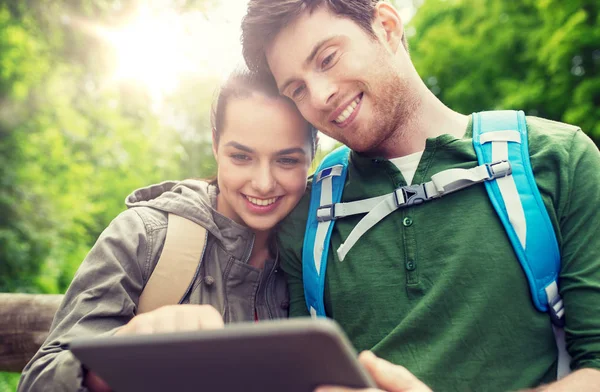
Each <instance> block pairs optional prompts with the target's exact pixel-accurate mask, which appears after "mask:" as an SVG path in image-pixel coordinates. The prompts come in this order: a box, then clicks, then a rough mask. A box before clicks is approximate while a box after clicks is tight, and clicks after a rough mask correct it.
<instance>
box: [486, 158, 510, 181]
mask: <svg viewBox="0 0 600 392" xmlns="http://www.w3.org/2000/svg"><path fill="white" fill-rule="evenodd" d="M485 167H486V168H487V171H488V174H489V178H488V180H493V179H496V178H502V177H506V176H508V175H510V174H512V167H511V166H510V162H509V161H506V160H503V161H497V162H492V163H486V164H485Z"/></svg>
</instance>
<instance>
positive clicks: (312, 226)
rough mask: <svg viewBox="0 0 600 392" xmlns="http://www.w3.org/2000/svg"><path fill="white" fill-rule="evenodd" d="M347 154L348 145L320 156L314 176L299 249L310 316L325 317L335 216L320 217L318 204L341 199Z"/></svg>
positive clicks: (321, 205)
mask: <svg viewBox="0 0 600 392" xmlns="http://www.w3.org/2000/svg"><path fill="white" fill-rule="evenodd" d="M349 154H350V149H349V148H348V147H346V146H341V147H338V148H337V149H336V150H334V151H332V152H331V153H329V154H328V155H327V156H326V157H325V158H324V159H323V161H322V162H321V164H320V165H319V167H318V168H317V170H316V171H315V174H314V176H313V182H312V189H311V195H310V206H309V212H308V220H307V221H306V231H305V233H304V246H303V252H302V275H303V276H302V277H303V281H304V296H305V299H306V305H307V307H308V310H309V312H310V314H311V315H312V316H313V317H316V316H321V317H325V306H324V303H323V292H324V290H325V271H326V270H327V255H328V253H329V240H330V238H331V232H332V230H333V225H334V222H335V221H334V220H327V221H325V220H322V219H319V217H318V216H317V212H318V210H319V207H327V206H329V207H330V208H331V209H333V205H334V204H335V203H337V202H339V201H340V200H341V199H342V192H343V190H344V183H345V181H346V174H347V171H348V158H349ZM321 210H322V209H321ZM325 210H326V208H325Z"/></svg>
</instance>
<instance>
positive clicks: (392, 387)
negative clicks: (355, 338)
mask: <svg viewBox="0 0 600 392" xmlns="http://www.w3.org/2000/svg"><path fill="white" fill-rule="evenodd" d="M358 359H359V361H360V362H361V363H362V364H363V366H364V367H365V368H366V369H367V371H368V372H369V373H370V374H371V376H372V377H373V380H374V381H375V383H376V384H377V386H378V387H379V388H381V389H383V390H385V391H388V392H404V391H414V392H430V391H431V390H430V389H429V387H427V386H426V385H425V384H423V383H422V382H421V381H420V380H419V379H418V378H417V377H415V376H414V375H413V374H412V373H411V372H409V371H408V370H407V369H406V368H405V367H403V366H400V365H394V364H392V363H390V362H388V361H386V360H384V359H381V358H378V357H377V356H375V354H373V353H372V352H370V351H364V352H362V353H361V354H360V355H359V357H358Z"/></svg>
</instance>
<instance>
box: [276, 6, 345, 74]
mask: <svg viewBox="0 0 600 392" xmlns="http://www.w3.org/2000/svg"><path fill="white" fill-rule="evenodd" d="M342 19H346V18H340V17H338V16H337V15H335V14H333V13H332V12H331V11H329V9H328V8H327V7H325V6H321V7H319V8H317V9H315V10H313V12H309V11H308V10H305V11H303V12H302V14H301V15H299V16H298V17H297V18H296V19H295V20H293V21H292V22H291V23H289V24H288V25H287V26H286V27H284V28H283V29H282V30H281V31H279V33H278V34H277V36H276V37H275V38H274V39H273V40H272V41H271V43H270V44H269V45H268V46H267V48H266V53H265V54H266V58H267V62H268V64H269V67H270V68H271V72H272V73H273V75H274V76H275V78H276V79H277V82H278V83H279V82H280V80H279V77H280V76H281V74H289V72H291V71H294V70H297V69H299V68H301V67H302V66H303V64H304V61H305V59H306V58H307V56H309V55H310V53H311V51H312V50H313V49H314V47H315V45H317V44H318V43H319V42H322V40H323V39H326V38H327V37H331V36H333V35H335V34H336V28H335V26H334V23H335V21H338V23H339V22H342ZM348 21H349V22H350V23H352V22H351V21H350V20H348Z"/></svg>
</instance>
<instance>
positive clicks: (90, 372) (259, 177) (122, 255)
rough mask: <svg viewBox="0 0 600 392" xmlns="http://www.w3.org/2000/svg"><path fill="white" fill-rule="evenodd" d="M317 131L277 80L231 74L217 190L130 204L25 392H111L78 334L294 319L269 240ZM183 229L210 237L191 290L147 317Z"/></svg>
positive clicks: (300, 185) (100, 243)
mask: <svg viewBox="0 0 600 392" xmlns="http://www.w3.org/2000/svg"><path fill="white" fill-rule="evenodd" d="M315 133H316V131H315V130H314V128H313V127H312V126H310V125H309V124H308V123H307V122H306V121H305V120H304V119H303V118H302V117H301V116H300V113H299V112H298V110H297V109H296V108H295V106H294V105H293V104H292V103H290V102H289V101H288V100H287V99H286V98H283V97H281V96H279V95H278V94H277V89H276V88H274V87H273V85H272V81H268V80H261V79H258V78H256V77H255V76H254V75H251V74H249V73H247V72H241V73H236V74H234V75H233V76H232V77H231V78H230V79H229V80H228V81H227V83H226V84H225V85H224V87H223V88H222V89H221V91H220V93H219V96H218V99H217V104H216V106H215V107H214V116H213V143H214V147H213V150H214V154H215V158H216V160H217V167H218V179H217V181H211V182H207V181H201V180H184V181H181V182H171V181H166V182H162V183H160V184H156V185H151V186H149V187H145V188H141V189H138V190H136V191H134V192H133V193H131V195H130V196H128V197H127V199H126V204H127V206H128V207H129V209H128V210H127V211H125V212H123V213H121V214H120V215H119V216H118V217H116V218H115V219H114V220H113V221H112V223H111V224H110V225H109V226H108V227H107V228H106V229H105V230H104V232H103V233H102V234H101V235H100V237H99V238H98V240H97V241H96V244H95V245H94V247H93V248H92V250H91V251H90V253H89V254H88V255H87V256H86V258H85V260H84V261H83V263H82V264H81V266H80V267H79V270H78V272H77V274H76V275H75V278H74V280H73V282H71V285H70V287H69V289H68V290H67V293H66V294H65V297H64V300H63V302H62V303H61V306H60V307H59V309H58V311H57V313H56V317H55V321H56V322H55V323H54V324H53V326H52V329H51V330H50V334H49V336H48V338H47V339H46V341H45V342H44V344H43V346H42V347H41V348H40V350H39V351H38V352H37V353H36V354H35V356H34V357H33V359H32V360H31V361H30V362H29V364H28V365H27V366H26V367H25V369H24V370H23V375H22V378H21V383H20V385H19V389H18V390H19V391H32V392H34V391H42V390H46V389H47V388H50V389H53V390H54V389H56V388H54V387H56V386H58V385H60V386H61V387H64V390H73V391H74V390H81V389H82V387H83V386H86V387H87V388H88V390H91V391H105V390H107V386H106V384H105V383H104V381H102V380H101V379H100V378H99V377H98V376H97V375H95V373H94V369H85V368H83V367H82V364H81V363H80V362H79V361H78V360H77V359H76V358H75V357H73V355H72V354H71V353H70V352H69V351H68V350H66V347H67V345H68V343H69V342H70V341H71V340H72V339H73V338H75V337H82V336H97V335H101V334H115V335H135V334H144V333H166V332H176V331H190V330H198V329H210V328H218V327H222V326H223V323H234V322H241V321H258V320H267V319H274V318H282V317H287V314H288V308H289V301H288V292H287V286H286V282H285V277H284V276H283V274H282V272H281V270H280V268H279V256H278V252H277V251H276V249H275V246H276V245H275V243H274V236H273V233H274V230H275V227H276V225H277V224H278V223H279V222H280V221H281V220H282V219H283V218H284V217H285V216H286V215H287V214H288V213H289V212H290V211H291V210H292V209H293V208H294V207H295V206H296V204H297V203H298V201H299V200H300V198H301V197H302V195H303V194H304V191H305V189H306V179H307V173H308V169H309V166H310V162H311V159H312V157H313V154H314V142H315ZM177 217H179V218H177ZM182 220H183V221H186V223H185V225H186V226H185V228H184V229H185V230H188V231H193V229H190V227H191V226H193V227H195V226H201V227H202V228H204V230H201V232H202V233H204V234H200V236H199V237H193V239H192V242H195V243H196V244H197V239H198V238H204V239H205V240H204V242H203V244H202V245H201V246H199V247H198V248H199V249H200V252H201V253H200V255H199V256H198V258H196V257H195V255H194V257H193V260H194V263H198V264H197V266H196V264H193V267H194V268H192V269H191V270H192V271H193V278H192V279H191V283H189V284H188V283H187V282H185V285H184V287H183V290H182V294H181V296H179V295H177V298H174V300H173V301H172V302H171V301H168V302H166V303H165V302H162V303H160V305H164V306H160V307H158V308H152V306H150V307H149V308H150V309H147V312H146V313H144V306H143V301H141V300H140V298H141V297H142V296H141V294H142V292H144V290H145V289H144V287H147V283H148V282H150V278H151V277H152V276H153V275H154V276H160V275H161V272H163V271H159V272H155V269H156V268H157V267H156V266H157V264H159V259H161V258H162V255H163V254H169V251H168V250H169V249H173V246H171V247H169V246H167V244H169V241H168V238H169V237H168V234H167V230H168V228H170V229H171V233H173V231H172V230H174V228H176V227H177V223H176V222H177V221H182ZM190 225H191V226H190ZM180 227H181V226H180ZM175 230H176V229H175ZM182 247H183V248H184V249H181V248H182ZM179 248H180V249H179V251H181V252H189V251H190V249H189V247H186V246H183V245H180V246H179ZM163 260H164V259H163ZM175 260H176V259H172V260H170V261H175ZM178 261H179V260H178ZM164 265H165V264H161V265H159V266H161V267H162V266H164ZM166 265H167V266H171V267H170V269H169V274H166V275H175V274H174V273H173V271H174V270H175V268H174V267H173V266H172V264H168V261H167V264H166ZM163 274H164V273H163ZM180 283H181V279H173V280H171V281H167V282H164V281H163V283H162V284H161V285H159V286H158V290H156V291H157V292H158V293H159V294H160V295H161V296H162V294H163V293H165V295H166V293H168V292H169V291H171V290H172V289H173V286H177V285H178V284H180ZM155 287H156V286H155ZM146 298H147V297H146ZM176 303H178V304H181V305H175V304H176ZM183 304H185V305H183Z"/></svg>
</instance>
